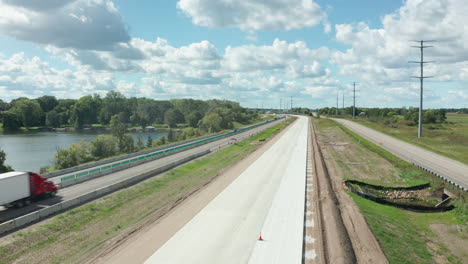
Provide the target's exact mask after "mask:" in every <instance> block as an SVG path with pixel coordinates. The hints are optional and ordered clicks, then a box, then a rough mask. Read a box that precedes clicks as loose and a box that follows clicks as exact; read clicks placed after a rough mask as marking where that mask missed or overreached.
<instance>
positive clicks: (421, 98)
mask: <svg viewBox="0 0 468 264" xmlns="http://www.w3.org/2000/svg"><path fill="white" fill-rule="evenodd" d="M413 42H417V43H419V46H411V47H413V48H419V49H420V50H421V60H420V61H409V62H410V63H419V65H420V67H421V75H420V76H413V78H418V79H419V81H420V82H421V87H420V89H419V121H418V138H420V137H422V120H423V80H424V78H431V77H432V76H424V71H423V68H424V64H425V63H430V62H432V61H424V49H425V48H431V47H433V46H424V43H426V42H434V41H433V40H419V41H413Z"/></svg>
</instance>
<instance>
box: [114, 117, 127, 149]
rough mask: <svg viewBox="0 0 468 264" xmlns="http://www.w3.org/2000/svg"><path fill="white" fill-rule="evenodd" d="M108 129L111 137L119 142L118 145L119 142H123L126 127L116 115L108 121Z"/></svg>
mask: <svg viewBox="0 0 468 264" xmlns="http://www.w3.org/2000/svg"><path fill="white" fill-rule="evenodd" d="M110 129H111V132H112V135H113V136H114V137H116V138H117V139H118V140H119V144H120V142H121V141H122V140H123V137H124V136H125V133H126V132H127V126H126V125H125V124H124V123H123V122H121V121H120V120H119V116H118V115H114V116H112V118H111V121H110Z"/></svg>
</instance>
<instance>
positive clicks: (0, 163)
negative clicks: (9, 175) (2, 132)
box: [0, 149, 13, 173]
mask: <svg viewBox="0 0 468 264" xmlns="http://www.w3.org/2000/svg"><path fill="white" fill-rule="evenodd" d="M5 160H6V154H5V151H3V150H1V149H0V173H4V172H9V171H13V169H12V168H11V167H10V166H8V165H6V164H5Z"/></svg>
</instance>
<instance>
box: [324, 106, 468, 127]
mask: <svg viewBox="0 0 468 264" xmlns="http://www.w3.org/2000/svg"><path fill="white" fill-rule="evenodd" d="M452 110H454V109H452ZM463 110H464V109H461V110H459V111H453V112H460V111H462V112H463ZM317 112H318V113H319V114H320V115H327V116H336V115H338V116H352V115H353V107H345V108H338V110H337V109H336V107H324V108H320V109H318V111H317ZM446 113H447V110H446V109H428V110H424V111H423V123H425V124H436V123H443V122H445V121H446V119H447V116H446ZM355 115H356V116H359V117H362V118H366V119H368V120H370V121H375V122H379V121H382V122H384V123H386V124H390V125H391V124H394V123H397V122H398V120H400V119H401V118H403V119H404V120H406V121H408V125H415V124H417V123H418V120H419V108H417V107H409V108H406V107H401V108H362V107H356V109H355Z"/></svg>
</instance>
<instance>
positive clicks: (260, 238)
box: [258, 233, 263, 241]
mask: <svg viewBox="0 0 468 264" xmlns="http://www.w3.org/2000/svg"><path fill="white" fill-rule="evenodd" d="M258 241H263V237H262V233H260V236H259V237H258Z"/></svg>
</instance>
